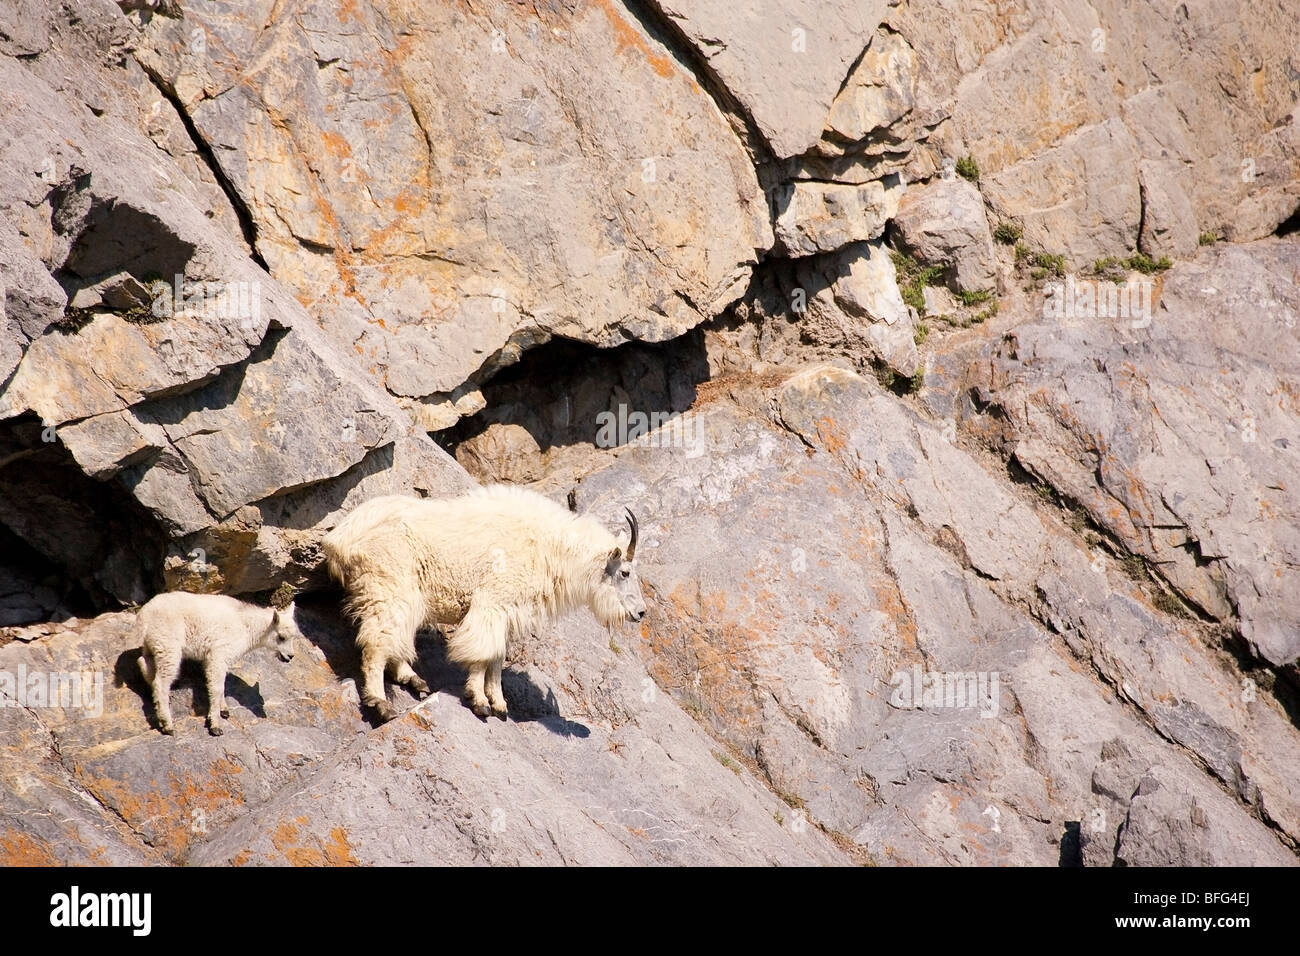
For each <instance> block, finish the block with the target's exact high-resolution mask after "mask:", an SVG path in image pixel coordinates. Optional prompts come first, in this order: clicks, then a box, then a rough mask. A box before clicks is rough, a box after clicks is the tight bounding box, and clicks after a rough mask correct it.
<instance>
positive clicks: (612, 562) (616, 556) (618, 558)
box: [605, 548, 623, 568]
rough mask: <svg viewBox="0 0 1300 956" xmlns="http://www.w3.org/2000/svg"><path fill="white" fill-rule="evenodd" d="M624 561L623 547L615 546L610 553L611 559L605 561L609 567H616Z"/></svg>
mask: <svg viewBox="0 0 1300 956" xmlns="http://www.w3.org/2000/svg"><path fill="white" fill-rule="evenodd" d="M622 563H623V549H622V548H615V549H614V550H613V551H611V552H610V553H609V559H608V560H607V561H606V562H605V566H606V567H607V568H616V567H618V566H619V565H620V564H622Z"/></svg>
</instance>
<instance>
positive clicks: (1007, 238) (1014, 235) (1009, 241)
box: [993, 222, 1025, 246]
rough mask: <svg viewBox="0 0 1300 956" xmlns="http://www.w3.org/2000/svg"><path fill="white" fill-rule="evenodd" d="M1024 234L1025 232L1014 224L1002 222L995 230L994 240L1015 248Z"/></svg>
mask: <svg viewBox="0 0 1300 956" xmlns="http://www.w3.org/2000/svg"><path fill="white" fill-rule="evenodd" d="M1024 234H1025V231H1024V230H1023V229H1021V228H1020V227H1019V226H1017V225H1016V224H1015V223H1014V222H1000V223H998V227H997V228H996V229H994V230H993V238H994V239H996V240H997V241H998V242H1000V243H1002V245H1004V246H1014V245H1015V244H1016V243H1018V242H1019V241H1020V237H1021V236H1023V235H1024Z"/></svg>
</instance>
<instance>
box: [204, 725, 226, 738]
mask: <svg viewBox="0 0 1300 956" xmlns="http://www.w3.org/2000/svg"><path fill="white" fill-rule="evenodd" d="M225 732H226V728H225V727H209V728H208V733H210V734H211V735H212V736H214V737H220V736H221V735H222V734H224V733H225Z"/></svg>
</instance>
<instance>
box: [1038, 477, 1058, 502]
mask: <svg viewBox="0 0 1300 956" xmlns="http://www.w3.org/2000/svg"><path fill="white" fill-rule="evenodd" d="M1034 494H1036V495H1038V497H1039V498H1041V499H1042V500H1043V501H1046V502H1048V503H1052V502H1055V501H1056V492H1055V491H1053V490H1052V486H1051V485H1049V484H1047V483H1046V482H1043V481H1040V482H1038V483H1037V484H1035V485H1034Z"/></svg>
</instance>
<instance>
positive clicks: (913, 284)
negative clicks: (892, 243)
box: [889, 251, 943, 315]
mask: <svg viewBox="0 0 1300 956" xmlns="http://www.w3.org/2000/svg"><path fill="white" fill-rule="evenodd" d="M889 258H890V260H891V261H892V262H893V263H894V272H895V273H896V277H897V281H898V291H899V292H900V293H902V295H903V301H904V302H906V303H907V304H908V305H910V306H911V307H912V308H914V309H916V314H917V315H925V287H926V286H928V285H936V284H937V283H938V281H939V280H940V279H941V278H943V266H923V265H921V264H920V263H919V262H917V261H916V260H915V259H913V258H912V257H911V256H909V255H904V254H903V253H901V252H898V251H891V252H890V253H889Z"/></svg>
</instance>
